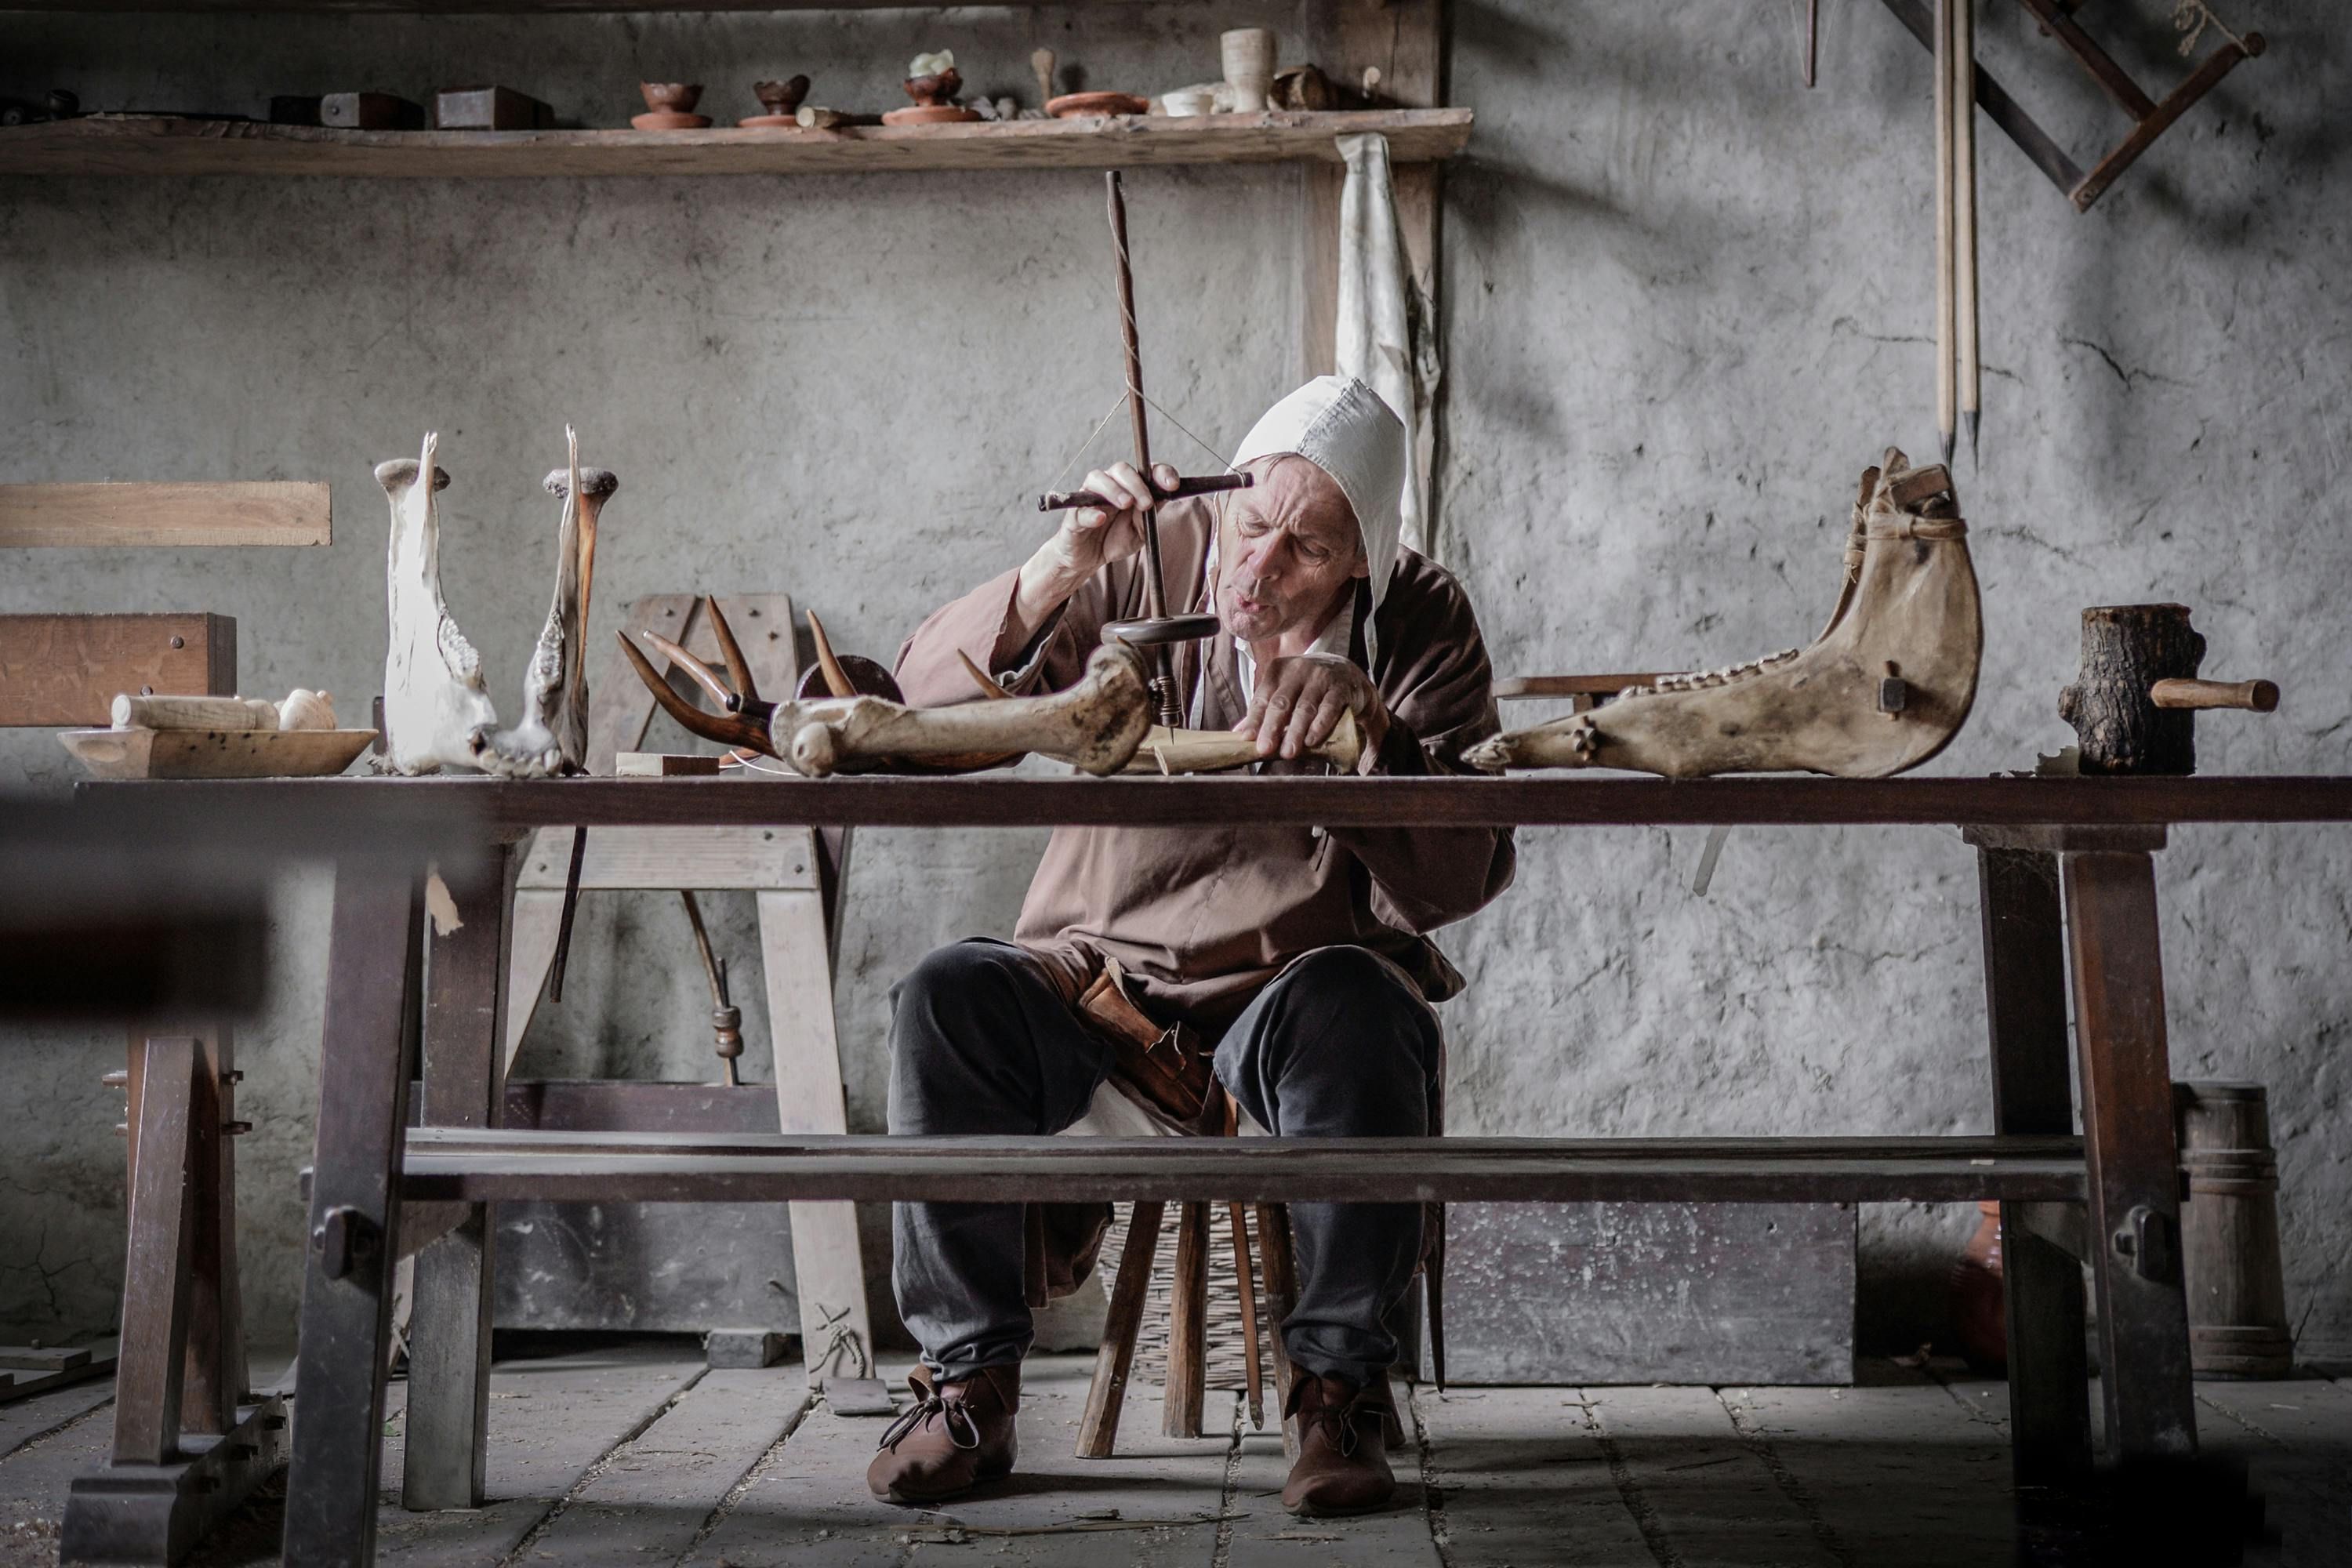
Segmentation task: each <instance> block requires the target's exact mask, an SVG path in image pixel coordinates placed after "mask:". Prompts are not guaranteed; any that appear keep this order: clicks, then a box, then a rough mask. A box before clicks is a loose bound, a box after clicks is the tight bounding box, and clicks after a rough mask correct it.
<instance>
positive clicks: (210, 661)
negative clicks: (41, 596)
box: [0, 615, 236, 728]
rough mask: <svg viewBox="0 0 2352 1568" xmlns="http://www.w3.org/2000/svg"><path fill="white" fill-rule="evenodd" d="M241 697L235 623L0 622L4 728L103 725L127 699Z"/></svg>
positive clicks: (179, 619) (209, 619) (141, 619)
mask: <svg viewBox="0 0 2352 1568" xmlns="http://www.w3.org/2000/svg"><path fill="white" fill-rule="evenodd" d="M125 691H127V692H131V693H133V694H134V695H135V694H142V693H146V694H152V693H156V692H163V693H166V694H169V695H171V696H174V697H226V696H230V695H232V694H234V693H235V692H236V620H235V618H233V617H231V616H212V615H187V616H0V726H5V727H19V728H25V727H57V726H77V727H82V728H92V727H97V726H100V725H104V724H107V723H110V722H111V721H112V716H111V711H110V710H111V709H112V706H113V703H114V699H115V697H116V695H117V694H118V693H121V692H125Z"/></svg>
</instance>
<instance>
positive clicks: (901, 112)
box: [882, 66, 980, 125]
mask: <svg viewBox="0 0 2352 1568" xmlns="http://www.w3.org/2000/svg"><path fill="white" fill-rule="evenodd" d="M906 87H907V96H908V98H911V99H913V100H915V103H914V107H913V108H911V109H894V110H891V111H890V112H889V113H887V114H886V115H884V116H883V117H882V123H883V124H885V125H956V124H961V123H963V122H965V121H973V120H978V119H979V118H980V110H976V109H964V108H961V107H960V106H959V105H958V104H957V103H956V101H955V96H956V94H957V93H960V92H961V91H962V90H963V73H962V72H961V71H959V70H957V69H956V68H955V67H953V66H950V67H948V68H947V69H945V70H943V71H939V72H936V73H935V74H933V75H930V76H910V77H908V79H907V82H906Z"/></svg>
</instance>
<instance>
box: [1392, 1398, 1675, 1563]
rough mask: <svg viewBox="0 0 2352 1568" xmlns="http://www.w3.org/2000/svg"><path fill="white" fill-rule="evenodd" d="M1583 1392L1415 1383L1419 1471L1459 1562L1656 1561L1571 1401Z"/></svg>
mask: <svg viewBox="0 0 2352 1568" xmlns="http://www.w3.org/2000/svg"><path fill="white" fill-rule="evenodd" d="M1580 1397H1582V1396H1581V1395H1580V1394H1578V1393H1577V1392H1576V1391H1575V1390H1574V1389H1570V1388H1482V1389H1457V1388H1449V1389H1448V1390H1446V1392H1444V1394H1440V1393H1438V1392H1437V1391H1436V1390H1435V1389H1434V1388H1433V1387H1431V1386H1429V1385H1428V1384H1422V1385H1421V1386H1419V1387H1417V1388H1415V1389H1413V1390H1412V1402H1411V1410H1412V1416H1413V1418H1414V1419H1415V1420H1416V1421H1417V1423H1418V1425H1419V1426H1420V1430H1421V1432H1422V1435H1423V1442H1424V1443H1425V1444H1426V1447H1425V1448H1424V1449H1423V1475H1424V1477H1425V1478H1426V1479H1427V1482H1428V1484H1429V1485H1430V1486H1432V1487H1434V1488H1436V1489H1439V1491H1440V1492H1441V1494H1442V1501H1441V1502H1439V1504H1438V1505H1437V1506H1438V1507H1440V1508H1442V1509H1443V1510H1444V1511H1443V1515H1442V1517H1443V1521H1444V1529H1445V1531H1446V1536H1447V1539H1448V1542H1449V1544H1450V1545H1451V1546H1452V1547H1453V1549H1454V1553H1455V1556H1454V1561H1455V1563H1460V1564H1465V1565H1467V1564H1474V1563H1475V1564H1477V1565H1479V1568H1486V1565H1488V1564H1502V1563H1644V1564H1646V1563H1652V1562H1654V1561H1655V1559H1654V1558H1653V1556H1652V1554H1651V1552H1650V1548H1649V1545H1648V1543H1647V1542H1644V1541H1643V1536H1642V1526H1641V1522H1640V1521H1638V1520H1637V1519H1636V1518H1635V1516H1634V1514H1633V1510H1631V1509H1630V1508H1628V1507H1627V1506H1626V1500H1625V1498H1624V1496H1623V1495H1622V1493H1621V1492H1620V1491H1619V1489H1618V1485H1617V1478H1616V1477H1615V1476H1614V1475H1613V1474H1612V1470H1611V1467H1610V1463H1609V1456H1608V1455H1607V1454H1606V1453H1604V1452H1603V1451H1602V1448H1601V1439H1600V1437H1599V1436H1598V1435H1597V1434H1596V1433H1595V1432H1593V1431H1592V1429H1591V1427H1590V1426H1587V1424H1586V1422H1585V1412H1584V1411H1583V1410H1582V1409H1581V1408H1580V1407H1579V1406H1578V1405H1575V1404H1573V1403H1571V1402H1572V1401H1575V1400H1577V1399H1579V1398H1580ZM1711 1468H1713V1467H1710V1468H1702V1469H1697V1470H1695V1471H1693V1472H1691V1473H1692V1474H1694V1475H1696V1476H1699V1477H1705V1476H1706V1475H1708V1474H1709V1473H1710V1470H1711ZM1465 1548H1466V1551H1465ZM1472 1553H1475V1555H1471V1554H1472Z"/></svg>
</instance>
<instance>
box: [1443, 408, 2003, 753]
mask: <svg viewBox="0 0 2352 1568" xmlns="http://www.w3.org/2000/svg"><path fill="white" fill-rule="evenodd" d="M1862 492H1863V493H1862V499H1861V500H1859V501H1857V502H1856V504H1855V506H1854V510H1853V528H1852V531H1851V532H1850V534H1849V535H1848V538H1847V542H1846V574H1845V581H1844V583H1843V588H1842V592H1841V593H1840V595H1839V599H1838V605H1837V609H1836V610H1835V611H1834V612H1833V613H1832V616H1831V617H1830V624H1829V625H1828V626H1827V627H1825V628H1824V629H1823V631H1822V635H1821V637H1819V638H1818V639H1816V640H1815V641H1814V643H1813V644H1812V646H1811V647H1807V648H1804V649H1802V650H1798V649H1793V648H1792V649H1790V650H1788V651H1786V652H1782V653H1777V654H1772V655H1769V656H1768V657H1766V658H1760V659H1756V660H1753V661H1751V662H1749V663H1747V664H1739V665H1733V666H1730V667H1728V668H1724V669H1716V670H1707V671H1703V672H1700V673H1696V674H1689V675H1675V676H1669V677H1665V678H1663V679H1660V680H1658V681H1657V682H1656V683H1655V684H1654V685H1652V686H1646V687H1634V688H1630V689H1627V690H1626V691H1624V692H1623V693H1622V694H1621V695H1620V696H1619V697H1618V699H1617V700H1615V701H1612V702H1610V703H1608V704H1606V705H1604V706H1602V707H1600V708H1597V709H1594V710H1591V711H1590V712H1586V713H1579V714H1576V715H1574V716H1572V717H1570V718H1568V719H1562V720H1556V721H1552V722H1551V723H1548V724H1540V725H1537V726H1535V727H1533V728H1531V729H1526V730H1517V731H1510V732H1508V733H1507V734H1502V735H1497V736H1496V737H1495V738H1494V739H1493V740H1490V741H1486V742H1483V743H1481V744H1480V745H1478V746H1476V747H1474V748H1472V749H1471V751H1470V752H1468V753H1467V756H1468V760H1469V761H1470V762H1471V763H1473V764H1474V765H1475V766H1478V767H1483V768H1488V769H1499V768H1538V767H1570V768H1580V767H1605V768H1626V769H1632V770H1634V771H1636V772H1642V773H1658V774H1662V775H1664V777H1667V778H1697V777H1703V776H1705V775H1707V774H1711V773H1774V772H1805V773H1830V774H1835V775H1840V776H1843V777H1851V778H1883V777H1885V776H1887V775H1889V774H1892V773H1902V772H1904V771H1906V769H1909V768H1915V767H1916V766H1918V765H1919V764H1920V763H1924V762H1926V761H1927V760H1928V759H1929V758H1930V757H1933V756H1934V755H1935V754H1936V753H1937V752H1940V751H1942V750H1943V749H1944V747H1945V745H1946V744H1948V742H1950V740H1951V738H1952V736H1953V735H1954V734H1956V733H1958V731H1959V728H1960V725H1961V724H1962V723H1963V722H1965V721H1966V720H1967V718H1968V715H1969V709H1970V707H1971V706H1973V704H1974V702H1975V700H1976V687H1977V673H1978V668H1979V663H1980V661H1981V658H1982V655H1983V648H1984V627H1983V621H1982V616H1981V606H1980V605H1979V598H1978V592H1977V580H1976V573H1975V569H1974V567H1973V566H1972V565H1971V564H1970V563H1969V547H1968V526H1967V524H1966V523H1965V522H1963V521H1961V519H1960V516H1959V510H1958V500H1957V496H1956V492H1955V491H1954V489H1953V488H1952V481H1951V476H1950V474H1949V473H1948V471H1947V470H1946V469H1945V468H1943V467H1942V466H1941V465H1931V466H1929V467H1926V468H1912V467H1911V466H1910V463H1909V460H1908V459H1907V458H1905V457H1904V455H1903V454H1902V453H1901V452H1900V451H1897V450H1895V448H1893V447H1889V448H1888V449H1887V452H1886V455H1885V460H1884V461H1883V462H1882V463H1881V465H1880V466H1879V467H1877V468H1871V469H1869V470H1867V471H1866V472H1865V473H1864V475H1863V485H1862Z"/></svg>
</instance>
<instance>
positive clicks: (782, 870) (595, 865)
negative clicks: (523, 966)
mask: <svg viewBox="0 0 2352 1568" xmlns="http://www.w3.org/2000/svg"><path fill="white" fill-rule="evenodd" d="M730 782H735V781H730ZM750 787H754V788H756V787H757V786H756V785H753V786H750ZM571 864H572V834H571V831H570V830H569V829H564V828H558V829H555V830H552V831H550V832H546V833H541V834H540V835H539V836H538V837H536V838H534V839H533V840H532V841H531V847H530V854H529V855H527V856H525V857H524V858H523V865H522V879H521V882H520V887H522V888H524V889H530V890H542V889H553V890H555V891H557V892H559V893H560V892H562V889H563V879H564V875H565V873H566V872H567V871H568V870H569V869H570V868H571ZM815 886H816V848H815V845H814V842H813V841H812V838H811V836H810V833H809V830H808V829H807V828H805V827H748V826H746V827H631V828H619V829H615V830H613V831H609V832H603V833H592V834H590V835H589V836H588V852H587V854H585V855H584V856H583V857H582V858H581V861H580V889H581V891H583V892H589V891H604V890H608V889H656V890H661V889H673V888H687V889H692V890H694V891H696V892H704V891H712V890H738V889H749V890H760V889H783V888H809V889H814V887H815ZM673 912H675V911H673ZM679 929H680V933H681V935H682V934H683V931H684V927H683V926H681V927H680V928H679ZM819 940H820V942H822V940H823V933H822V932H820V933H819Z"/></svg>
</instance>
